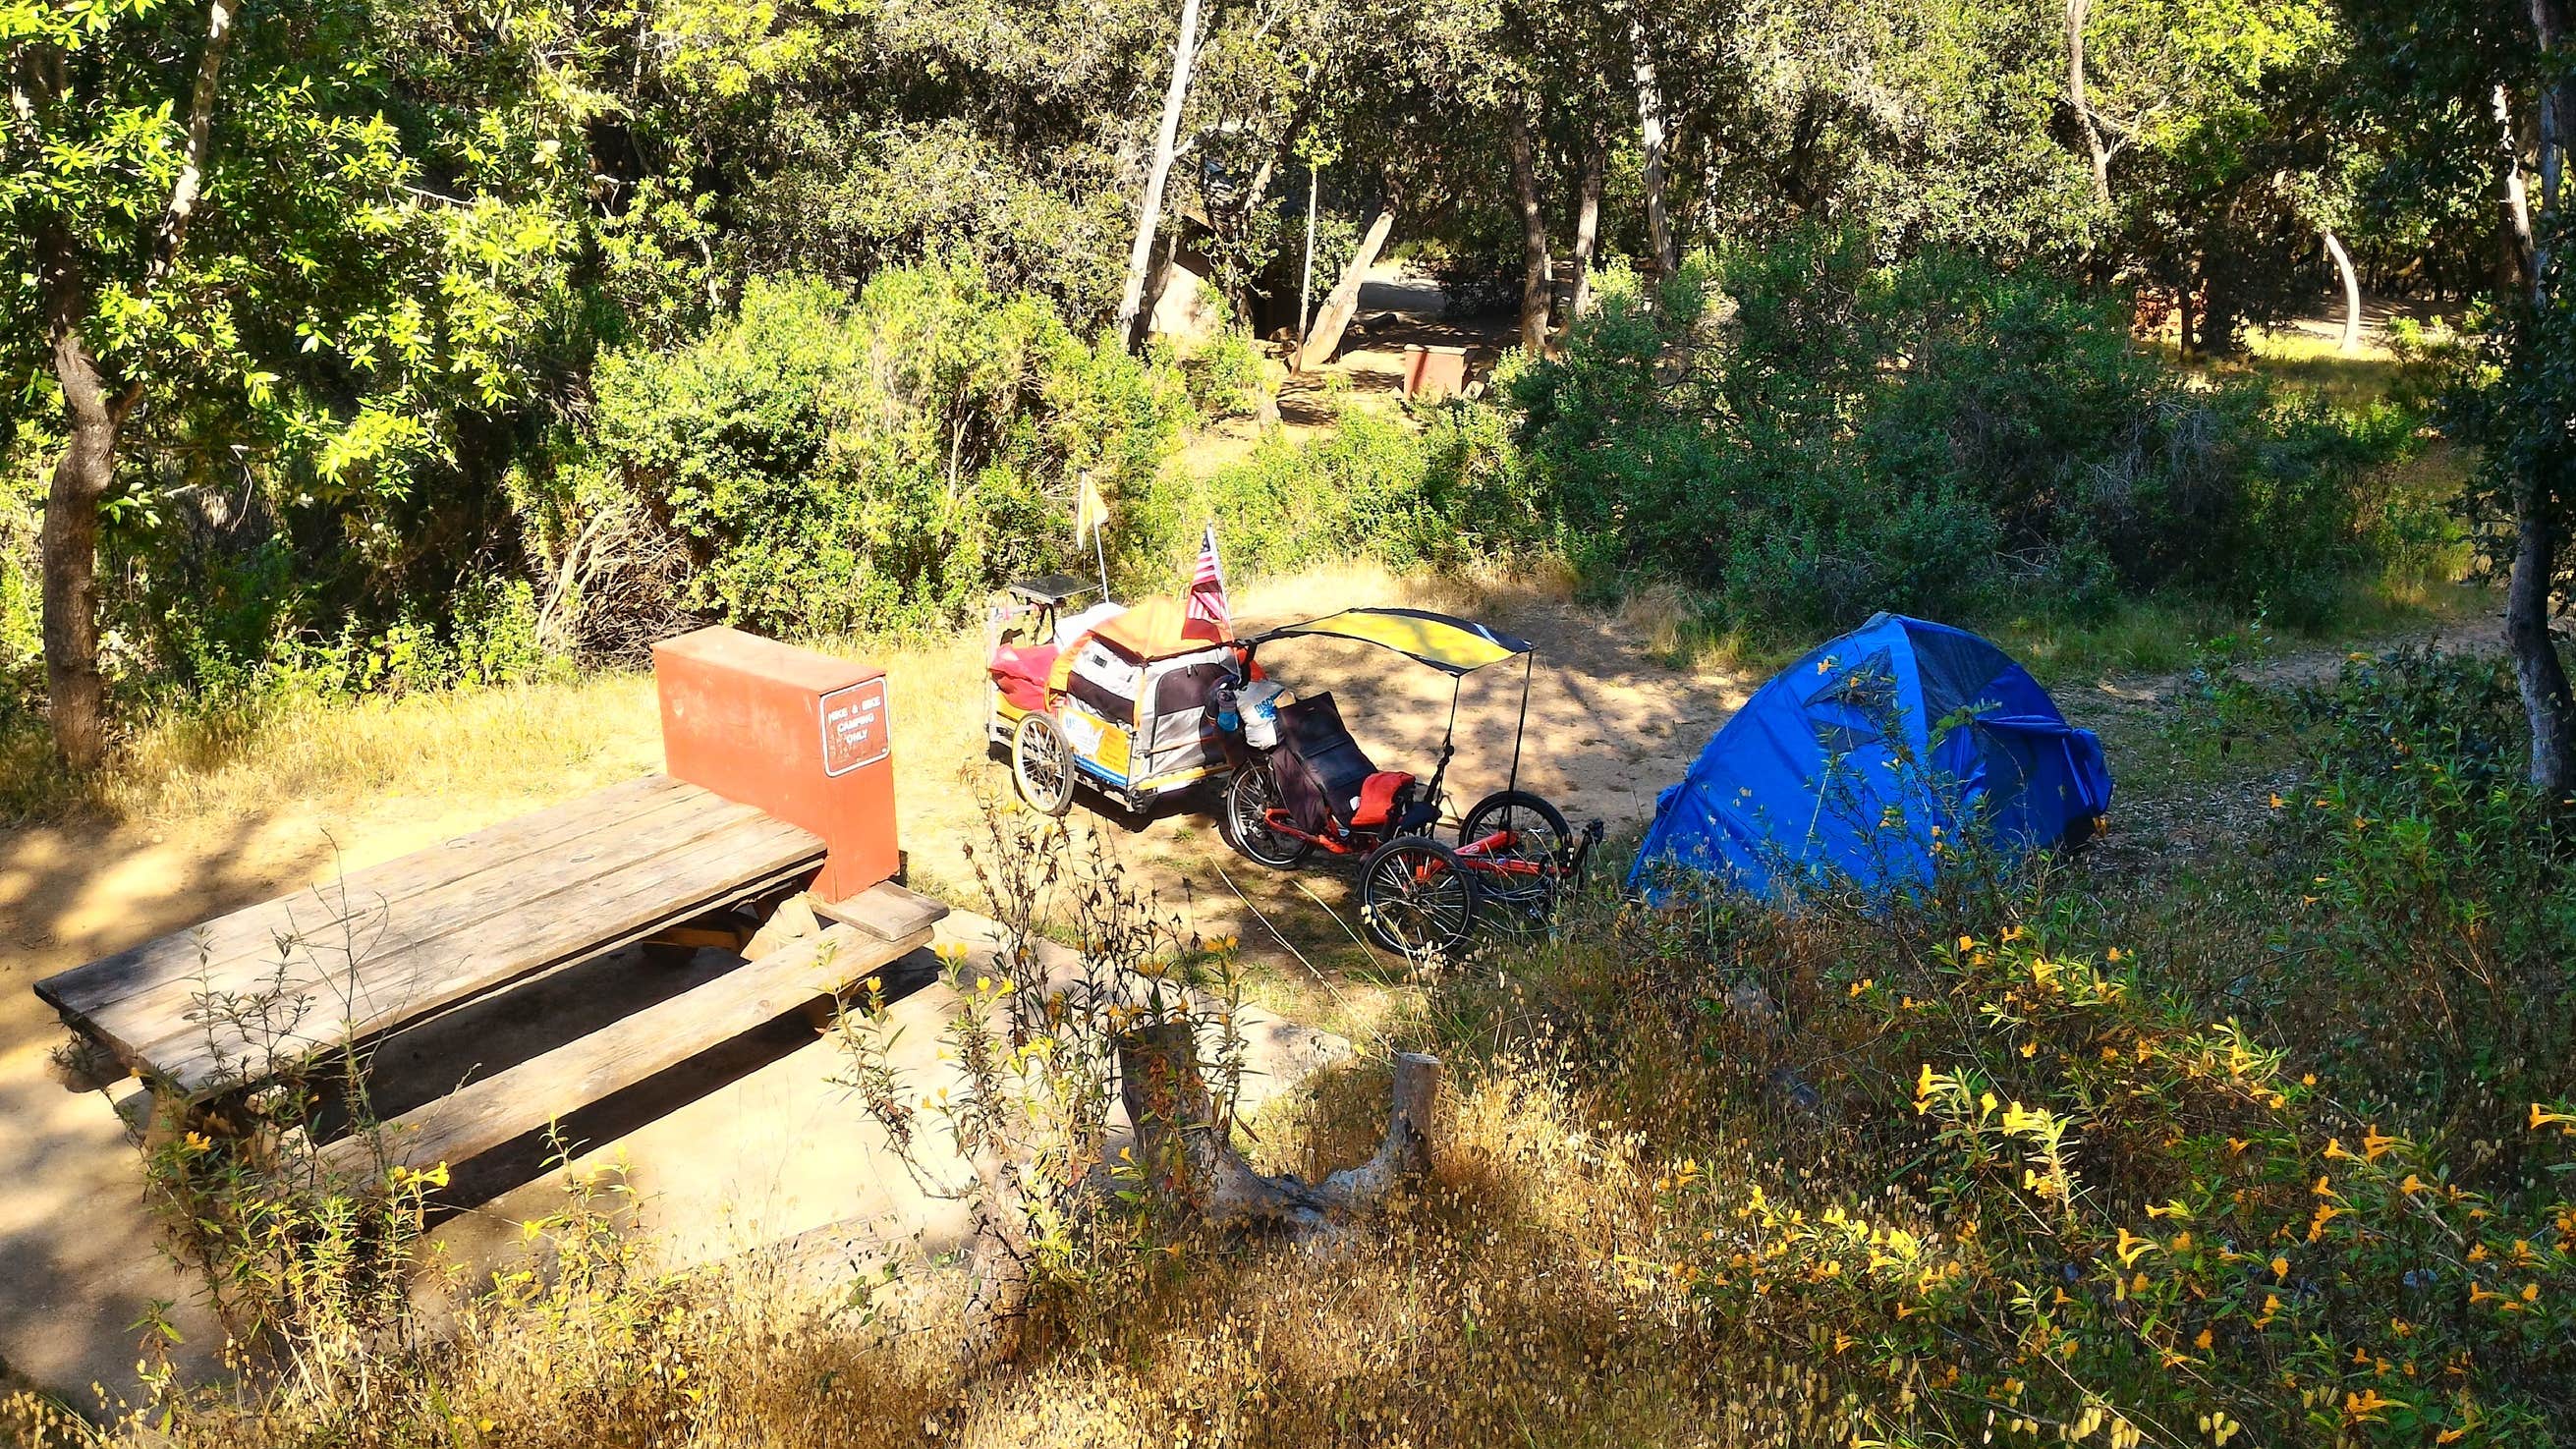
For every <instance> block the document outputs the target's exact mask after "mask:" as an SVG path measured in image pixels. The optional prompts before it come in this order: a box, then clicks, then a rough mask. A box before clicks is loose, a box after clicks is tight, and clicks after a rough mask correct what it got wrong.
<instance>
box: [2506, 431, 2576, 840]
mask: <svg viewBox="0 0 2576 1449" xmlns="http://www.w3.org/2000/svg"><path fill="white" fill-rule="evenodd" d="M2548 492H2549V489H2548V485H2547V483H2546V482H2545V481H2543V480H2542V479H2540V478H2539V477H2537V476H2535V474H2534V471H2533V470H2530V469H2525V470H2524V471H2523V473H2522V474H2521V476H2519V477H2517V478H2515V479H2514V489H2513V522H2514V545H2513V572H2512V575H2511V576H2510V578H2509V579H2508V580H2507V582H2506V584H2505V596H2504V640H2505V647H2506V648H2507V649H2508V650H2510V651H2511V652H2512V654H2513V675H2514V683H2515V685H2516V686H2517V687H2518V688H2519V689H2520V691H2521V694H2522V709H2523V714H2524V716H2525V717H2526V718H2527V719H2528V720H2529V722H2530V727H2531V783H2532V784H2534V785H2537V786H2539V787H2540V788H2541V789H2543V790H2547V791H2550V792H2551V793H2553V794H2556V793H2560V792H2564V791H2565V790H2567V789H2568V788H2569V787H2570V786H2571V785H2576V706H2571V703H2570V699H2569V694H2568V688H2567V671H2566V669H2565V668H2564V667H2563V666H2561V665H2560V663H2559V662H2558V647H2557V645H2556V644H2555V643H2554V642H2552V641H2551V639H2550V637H2549V616H2550V612H2551V608H2552V604H2553V602H2554V601H2553V599H2552V598H2551V585H2552V583H2553V582H2554V575H2555V574H2556V573H2557V565H2558V548H2559V537H2558V534H2559V528H2558V517H2557V508H2556V507H2555V503H2556V500H2554V499H2551V498H2550V497H2549V496H2548Z"/></svg>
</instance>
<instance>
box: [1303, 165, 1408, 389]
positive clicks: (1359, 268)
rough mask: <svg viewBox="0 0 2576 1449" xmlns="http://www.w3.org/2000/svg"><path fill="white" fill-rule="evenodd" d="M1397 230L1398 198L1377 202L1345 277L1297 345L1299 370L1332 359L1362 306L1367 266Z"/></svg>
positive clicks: (1375, 261) (1369, 265) (1336, 284)
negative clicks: (1375, 209) (1300, 342)
mask: <svg viewBox="0 0 2576 1449" xmlns="http://www.w3.org/2000/svg"><path fill="white" fill-rule="evenodd" d="M1394 230H1395V198H1393V197H1388V198H1386V199H1384V200H1382V201H1380V202H1379V203H1378V204H1377V211H1376V212H1375V213H1374V214H1373V215H1371V216H1370V217H1369V221H1368V225H1367V226H1365V227H1363V228H1361V230H1360V245H1359V250H1357V251H1355V252H1353V253H1351V261H1350V265H1349V266H1346V267H1344V268H1342V279H1341V280H1340V281H1338V282H1336V283H1334V284H1333V292H1332V295H1331V296H1329V297H1326V298H1325V299H1324V308H1323V310H1322V311H1321V312H1318V313H1316V314H1315V325H1314V326H1313V327H1312V328H1311V329H1309V330H1308V331H1307V333H1306V340H1305V342H1304V343H1302V344H1300V345H1299V347H1298V348H1297V370H1298V371H1299V372H1304V371H1306V370H1307V369H1308V368H1311V367H1317V366H1321V365H1322V364H1324V363H1327V362H1330V361H1332V360H1333V352H1334V349H1336V348H1338V347H1340V346H1341V345H1342V333H1343V331H1344V330H1345V329H1347V328H1348V327H1349V326H1350V325H1351V317H1352V314H1354V313H1356V312H1358V311H1359V309H1360V283H1361V282H1363V281H1365V280H1367V278H1368V269H1369V268H1371V267H1373V266H1375V265H1377V254H1378V252H1379V251H1380V249H1382V248H1384V247H1385V246H1386V238H1387V234H1388V233H1389V232H1392V231H1394Z"/></svg>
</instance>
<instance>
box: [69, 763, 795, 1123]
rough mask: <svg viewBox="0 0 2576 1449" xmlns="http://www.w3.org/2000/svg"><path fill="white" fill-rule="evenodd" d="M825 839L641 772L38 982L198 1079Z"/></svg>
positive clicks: (156, 1066)
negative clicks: (632, 778) (593, 791)
mask: <svg viewBox="0 0 2576 1449" xmlns="http://www.w3.org/2000/svg"><path fill="white" fill-rule="evenodd" d="M823 856H824V843H823V841H822V840H821V839H820V838H819V837H817V836H815V835H813V834H812V833H810V832H808V831H806V830H803V829H800V828H799V827H797V826H793V825H789V824H787V823H786V822H785V821H782V820H779V819H777V818H776V817H774V816H771V815H768V814H766V813H764V812H762V811H760V810H758V809H755V808H753V807H752V806H749V805H742V804H737V803H735V802H733V801H730V800H726V799H724V798H722V797H720V796H718V795H715V794H712V793H710V792H709V791H706V790H704V789H701V788H699V787H697V786H695V785H689V784H684V783H682V782H680V781H677V780H673V779H670V778H668V777H666V776H659V775H656V776H651V777H648V778H645V779H641V780H635V781H631V782H629V783H626V784H622V785H615V786H611V787H609V788H608V789H605V790H602V791H599V792H598V793H596V794H592V795H588V796H585V797H583V798H582V799H579V800H575V801H572V802H570V803H569V804H565V805H560V806H557V807H555V808H553V809H550V810H543V811H539V812H537V813H536V814H533V815H523V816H520V817H519V818H517V819H514V820H508V821H504V822H503V823H501V824H499V825H495V826H493V827H491V828H490V829H488V830H482V831H477V832H476V833H474V834H472V835H466V836H461V837H459V838H457V839H454V840H450V841H447V842H445V843H443V844H439V845H434V846H431V847H430V848H428V849H426V850H422V851H419V852H416V853H414V854H411V855H407V856H404V857H402V858H401V859H399V860H392V861H387V862H385V863H384V864H382V865H378V866H373V867H370V868H369V869H366V870H362V871H358V872H356V873H355V874H352V875H350V876H348V877H346V878H344V879H342V880H339V881H335V882H331V883H328V884H325V885H320V886H316V887H314V888H312V889H310V890H306V891H300V892H298V893H296V894H294V895H292V896H287V897H284V898H281V899H278V900H274V901H270V902H268V903H266V904H264V905H257V906H252V907H250V908H249V909H247V910H241V911H235V912H234V913H232V914H231V915H228V916H224V917H221V918H219V919H217V920H214V921H210V922H207V923H206V924H204V925H201V926H197V927H194V928H192V929H189V930H185V931H174V932H172V933H171V934H169V935H166V936H162V937H160V938H158V939H156V940H152V941H147V942H145V943H143V944H142V945H140V946H136V947H134V948H133V949H131V950H126V951H120V952H118V953H117V954H115V955H113V956H108V957H105V958H102V959H100V960H97V961H93V962H90V963H89V964H88V965H86V966H79V967H75V968H73V969H72V970H69V971H66V972H63V973H62V974H61V975H58V976H53V977H49V978H47V979H46V980H44V981H41V982H38V983H37V984H36V994H37V995H39V996H41V997H43V998H44V999H45V1000H46V1001H47V1002H48V1003H50V1004H51V1005H52V1006H53V1007H54V1008H55V1009H56V1010H58V1011H60V1012H61V1013H62V1016H63V1019H64V1020H65V1021H66V1022H67V1023H69V1024H70V1025H72V1026H73V1027H74V1028H76V1029H78V1030H80V1031H83V1032H86V1033H88V1034H89V1035H90V1036H92V1037H95V1038H97V1039H98V1040H99V1041H100V1042H101V1043H103V1044H104V1045H105V1046H107V1047H108V1048H109V1049H110V1050H111V1051H113V1052H115V1053H116V1054H117V1056H118V1057H119V1058H120V1059H121V1060H122V1061H123V1062H124V1063H125V1064H126V1065H127V1066H128V1067H129V1068H131V1069H132V1070H134V1071H135V1072H136V1073H137V1074H139V1075H141V1076H143V1077H144V1078H145V1079H146V1080H148V1081H151V1082H153V1083H154V1084H155V1085H156V1086H157V1087H161V1088H163V1089H166V1090H175V1091H177V1092H178V1093H180V1094H182V1095H184V1096H187V1097H190V1098H195V1097H202V1096H205V1095H208V1094H210V1093H213V1092H217V1091H221V1090H224V1089H226V1088H229V1087H234V1086H239V1085H243V1084H246V1083H250V1082H255V1081H259V1080H262V1079H265V1078H267V1077H270V1076H273V1075H275V1074H276V1073H277V1072H278V1071H279V1070H281V1069H283V1068H284V1067H286V1066H288V1065H290V1064H292V1063H293V1062H295V1061H298V1060H301V1059H303V1058H307V1057H310V1056H313V1055H315V1054H318V1053H320V1052H322V1051H325V1050H328V1049H330V1048H333V1047H336V1046H338V1045H340V1044H342V1043H346V1042H361V1041H365V1040H368V1039H371V1038H374V1037H378V1036H381V1035H383V1034H384V1033H386V1032H389V1031H392V1030H394V1029H395V1028H397V1027H399V1026H401V1025H403V1024H404V1023H406V1022H410V1021H414V1020H418V1019H419V1018H421V1017H424V1016H428V1015H430V1014H432V1013H435V1012H438V1011H441V1010H444V1009H445V1008H447V1007H450V1006H454V1005H457V1004H459V1003H461V1002H464V1001H468V1000H471V999H473V998H475V997H478V996H482V995H485V994H487V993H489V992H491V991H493V990H496V989H498V988H500V987H502V986H506V985H508V984H509V983H511V982H513V981H516V980H519V979H520V978H522V977H525V976H529V975H533V974H535V973H537V972H539V971H543V970H546V969H548V968H550V967H553V966H559V965H563V964H565V963H568V962H571V961H576V960H580V959H583V958H586V957H590V956H595V955H598V954H599V953H601V952H604V951H607V950H611V949H614V948H615V947H618V946H621V945H625V944H627V943H629V942H632V941H635V940H639V939H641V938H643V937H645V936H648V935H650V934H652V933H653V932H655V931H657V930H660V929H662V928H663V927H665V926H668V925H671V924H674V923H676V922H679V921H684V920H687V919H689V918H691V917H693V916H698V915H703V914H705V913H706V912H708V911H711V910H716V909H719V908H721V907H723V906H725V905H727V904H729V903H731V902H734V901H738V900H744V899H748V898H751V897H754V896H758V895H762V894H765V893H767V892H769V891H771V890H775V889H777V888H779V887H782V886H786V885H790V884H793V883H794V882H796V881H797V880H799V879H800V878H802V877H804V876H806V875H810V874H811V873H812V872H813V871H814V870H816V869H817V868H818V867H819V866H820V865H821V864H822V861H823Z"/></svg>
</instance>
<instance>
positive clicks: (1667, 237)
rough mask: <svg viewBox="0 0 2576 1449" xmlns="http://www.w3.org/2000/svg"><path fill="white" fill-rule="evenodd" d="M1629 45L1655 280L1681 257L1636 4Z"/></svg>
mask: <svg viewBox="0 0 2576 1449" xmlns="http://www.w3.org/2000/svg"><path fill="white" fill-rule="evenodd" d="M1628 46H1629V50H1630V52H1631V53H1632V55H1633V56H1634V59H1635V62H1636V75H1637V129H1638V132H1639V134H1640V136H1641V138H1642V139H1643V141H1644V144H1645V153H1646V156H1645V163H1646V164H1645V174H1644V181H1645V188H1646V245H1647V247H1648V249H1649V250H1651V251H1653V252H1654V254H1655V279H1656V280H1657V281H1670V280H1671V279H1672V276H1673V274H1674V273H1675V272H1678V271H1680V270H1681V256H1680V254H1679V252H1678V251H1676V250H1675V248H1674V245H1673V225H1672V218H1671V216H1670V215H1669V214H1668V213H1667V212H1666V211H1665V209H1664V164H1665V162H1664V144H1665V137H1664V98H1663V92H1662V90H1661V89H1660V88H1659V87H1658V86H1657V84H1656V82H1655V58H1654V55H1653V54H1652V53H1651V52H1650V51H1648V50H1647V48H1646V17H1645V11H1644V10H1643V9H1642V8H1641V7H1640V6H1639V5H1637V4H1631V5H1630V7H1629V10H1628Z"/></svg>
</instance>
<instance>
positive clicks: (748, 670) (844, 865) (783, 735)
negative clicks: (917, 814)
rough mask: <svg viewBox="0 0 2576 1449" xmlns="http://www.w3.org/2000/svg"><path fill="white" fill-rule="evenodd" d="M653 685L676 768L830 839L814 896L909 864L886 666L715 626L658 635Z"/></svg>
mask: <svg viewBox="0 0 2576 1449" xmlns="http://www.w3.org/2000/svg"><path fill="white" fill-rule="evenodd" d="M653 683H654V687H655V690H656V692H657V693H659V694H660V696H661V700H662V755H663V760H664V762H665V768H667V769H668V770H669V771H670V773H671V776H672V778H674V779H679V780H686V781H688V782H689V783H690V784H692V785H700V786H703V787H705V788H706V789H709V790H712V791H714V792H715V793H716V794H719V795H722V796H724V797H725V798H726V799H728V800H739V801H741V802H742V803H743V804H746V805H753V806H757V807H759V808H760V809H762V810H766V811H768V812H769V813H770V814H772V815H775V816H777V817H778V818H779V819H781V820H784V821H787V822H788V823H790V824H793V825H801V826H803V827H805V828H806V829H808V830H811V831H813V832H814V833H815V834H816V835H819V836H821V837H823V841H824V843H825V844H826V845H828V846H829V847H830V848H831V853H830V856H829V857H828V858H827V859H826V860H825V861H824V864H823V874H822V876H821V877H820V878H819V879H817V880H816V881H815V882H814V891H815V893H816V894H817V895H820V896H821V897H822V898H823V899H825V900H832V901H837V900H846V899H848V898H849V897H851V896H854V895H857V894H858V893H859V892H861V891H863V890H866V889H867V888H868V887H870V886H872V885H875V884H877V883H878V882H879V881H885V880H892V879H893V878H894V877H895V875H896V874H897V873H898V872H900V871H901V870H902V868H903V858H902V853H901V850H900V849H899V847H898V845H897V842H896V838H895V820H894V737H893V731H892V725H891V721H890V720H889V718H888V715H887V710H886V677H885V671H884V670H882V669H879V668H877V667H876V666H875V665H872V664H863V663H860V662H858V661H857V660H851V659H836V658H834V657H833V656H831V655H829V654H824V653H820V652H818V651H816V650H812V649H802V648H798V647H797V646H795V645H793V644H781V643H779V642H778V641H777V640H775V639H763V638H761V637H760V636H759V635H757V634H746V633H743V632H742V631H741V630H739V629H727V628H721V627H718V628H711V629H700V630H697V631H695V632H693V633H688V634H682V635H679V636H678V637H676V638H671V639H665V640H663V641H662V642H661V643H659V644H656V645H654V646H653Z"/></svg>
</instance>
